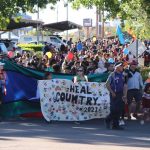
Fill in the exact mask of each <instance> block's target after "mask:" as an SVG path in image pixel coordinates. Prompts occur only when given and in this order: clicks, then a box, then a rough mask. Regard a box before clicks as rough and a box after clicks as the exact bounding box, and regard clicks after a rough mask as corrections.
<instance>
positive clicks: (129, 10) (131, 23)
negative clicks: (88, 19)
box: [70, 0, 150, 39]
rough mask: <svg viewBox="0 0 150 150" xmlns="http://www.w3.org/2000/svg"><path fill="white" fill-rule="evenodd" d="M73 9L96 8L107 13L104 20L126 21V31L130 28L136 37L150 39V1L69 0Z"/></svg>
mask: <svg viewBox="0 0 150 150" xmlns="http://www.w3.org/2000/svg"><path fill="white" fill-rule="evenodd" d="M70 1H71V2H72V3H73V7H74V8H76V9H79V8H80V6H84V7H87V8H91V7H92V6H96V7H97V8H98V9H100V10H104V11H106V12H108V13H107V14H108V15H107V16H106V18H116V17H117V18H120V19H121V20H122V21H123V20H127V21H126V26H125V28H126V29H129V28H131V29H132V30H133V32H134V34H135V35H136V37H138V38H141V39H150V0H70Z"/></svg>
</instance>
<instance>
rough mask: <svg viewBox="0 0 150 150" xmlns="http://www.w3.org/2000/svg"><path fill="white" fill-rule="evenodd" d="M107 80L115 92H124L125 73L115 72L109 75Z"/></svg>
mask: <svg viewBox="0 0 150 150" xmlns="http://www.w3.org/2000/svg"><path fill="white" fill-rule="evenodd" d="M107 82H109V84H110V87H111V89H112V90H113V91H114V92H115V93H118V92H123V88H124V76H123V73H117V72H113V73H111V74H110V76H109V77H108V80H107Z"/></svg>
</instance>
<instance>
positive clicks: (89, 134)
mask: <svg viewBox="0 0 150 150" xmlns="http://www.w3.org/2000/svg"><path fill="white" fill-rule="evenodd" d="M0 129H1V132H0V141H5V140H13V137H17V138H19V137H20V138H21V137H24V138H41V139H45V140H49V139H50V140H55V141H56V140H57V141H58V142H62V143H76V144H77V143H79V144H80V143H82V144H91V145H118V146H129V147H145V148H149V147H150V124H149V123H147V124H144V125H140V124H139V122H137V121H130V122H127V126H126V129H125V130H124V131H114V130H107V129H105V126H104V120H91V121H85V122H81V124H79V125H76V124H74V123H73V122H52V123H46V122H45V121H44V120H40V119H39V120H37V119H36V120H33V119H32V120H31V119H25V120H20V119H15V120H5V121H4V122H1V123H0Z"/></svg>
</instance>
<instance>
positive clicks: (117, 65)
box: [115, 62, 123, 68]
mask: <svg viewBox="0 0 150 150" xmlns="http://www.w3.org/2000/svg"><path fill="white" fill-rule="evenodd" d="M122 65H123V63H122V62H117V63H115V68H118V67H120V66H122Z"/></svg>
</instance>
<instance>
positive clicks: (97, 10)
mask: <svg viewBox="0 0 150 150" xmlns="http://www.w3.org/2000/svg"><path fill="white" fill-rule="evenodd" d="M98 14H99V8H98V7H96V34H95V35H96V38H97V39H98V37H99V31H98V29H99V28H98V26H99V23H98V22H99V21H98V17H99V15H98Z"/></svg>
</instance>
